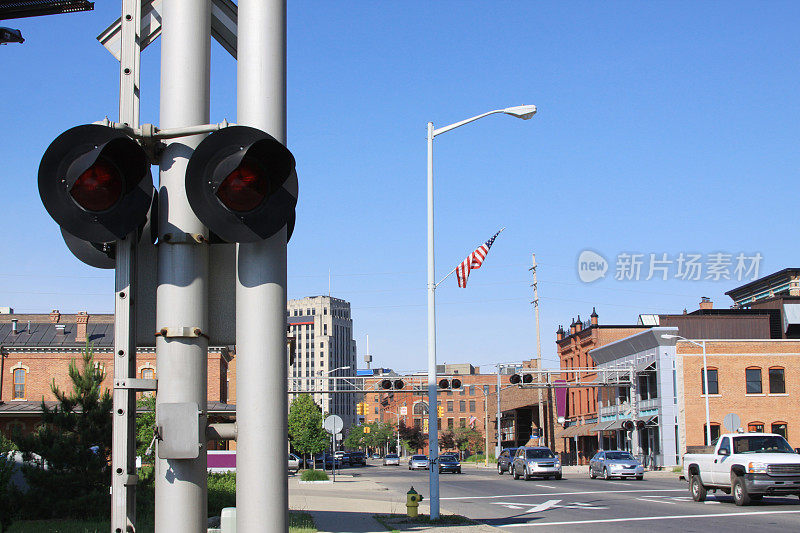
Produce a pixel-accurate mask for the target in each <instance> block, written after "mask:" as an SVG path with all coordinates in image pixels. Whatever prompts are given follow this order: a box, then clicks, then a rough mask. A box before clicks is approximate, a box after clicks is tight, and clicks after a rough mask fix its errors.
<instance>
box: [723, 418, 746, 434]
mask: <svg viewBox="0 0 800 533" xmlns="http://www.w3.org/2000/svg"><path fill="white" fill-rule="evenodd" d="M722 425H723V426H725V429H727V430H728V431H731V432H732V431H736V430H737V429H739V427H741V425H742V419H741V418H739V415H737V414H736V413H728V414H727V415H725V417H724V418H723V419H722Z"/></svg>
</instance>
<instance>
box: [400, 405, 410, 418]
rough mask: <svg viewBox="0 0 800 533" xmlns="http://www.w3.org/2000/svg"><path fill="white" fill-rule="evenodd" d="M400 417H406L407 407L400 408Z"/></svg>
mask: <svg viewBox="0 0 800 533" xmlns="http://www.w3.org/2000/svg"><path fill="white" fill-rule="evenodd" d="M400 415H402V416H406V415H408V407H406V406H405V405H404V406H403V407H401V408H400Z"/></svg>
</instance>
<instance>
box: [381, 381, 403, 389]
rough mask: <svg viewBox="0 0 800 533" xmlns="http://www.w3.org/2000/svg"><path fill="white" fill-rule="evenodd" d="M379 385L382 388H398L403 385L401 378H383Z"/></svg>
mask: <svg viewBox="0 0 800 533" xmlns="http://www.w3.org/2000/svg"><path fill="white" fill-rule="evenodd" d="M380 387H381V388H382V389H383V390H400V389H402V388H403V387H405V383H404V382H403V380H402V379H383V380H381V382H380Z"/></svg>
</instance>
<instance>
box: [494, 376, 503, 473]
mask: <svg viewBox="0 0 800 533" xmlns="http://www.w3.org/2000/svg"><path fill="white" fill-rule="evenodd" d="M502 451H503V439H502V437H501V436H500V363H497V448H496V449H495V451H494V456H495V457H500V452H502Z"/></svg>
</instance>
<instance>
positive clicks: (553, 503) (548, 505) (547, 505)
mask: <svg viewBox="0 0 800 533" xmlns="http://www.w3.org/2000/svg"><path fill="white" fill-rule="evenodd" d="M560 501H561V500H547V501H546V502H542V503H540V504H539V505H536V506H534V507H531V508H530V509H528V510H527V511H525V512H526V513H541V512H542V511H546V510H548V509H550V508H551V507H555V506H556V504H557V503H558V502H560ZM558 507H563V506H561V505H559V506H558Z"/></svg>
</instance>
